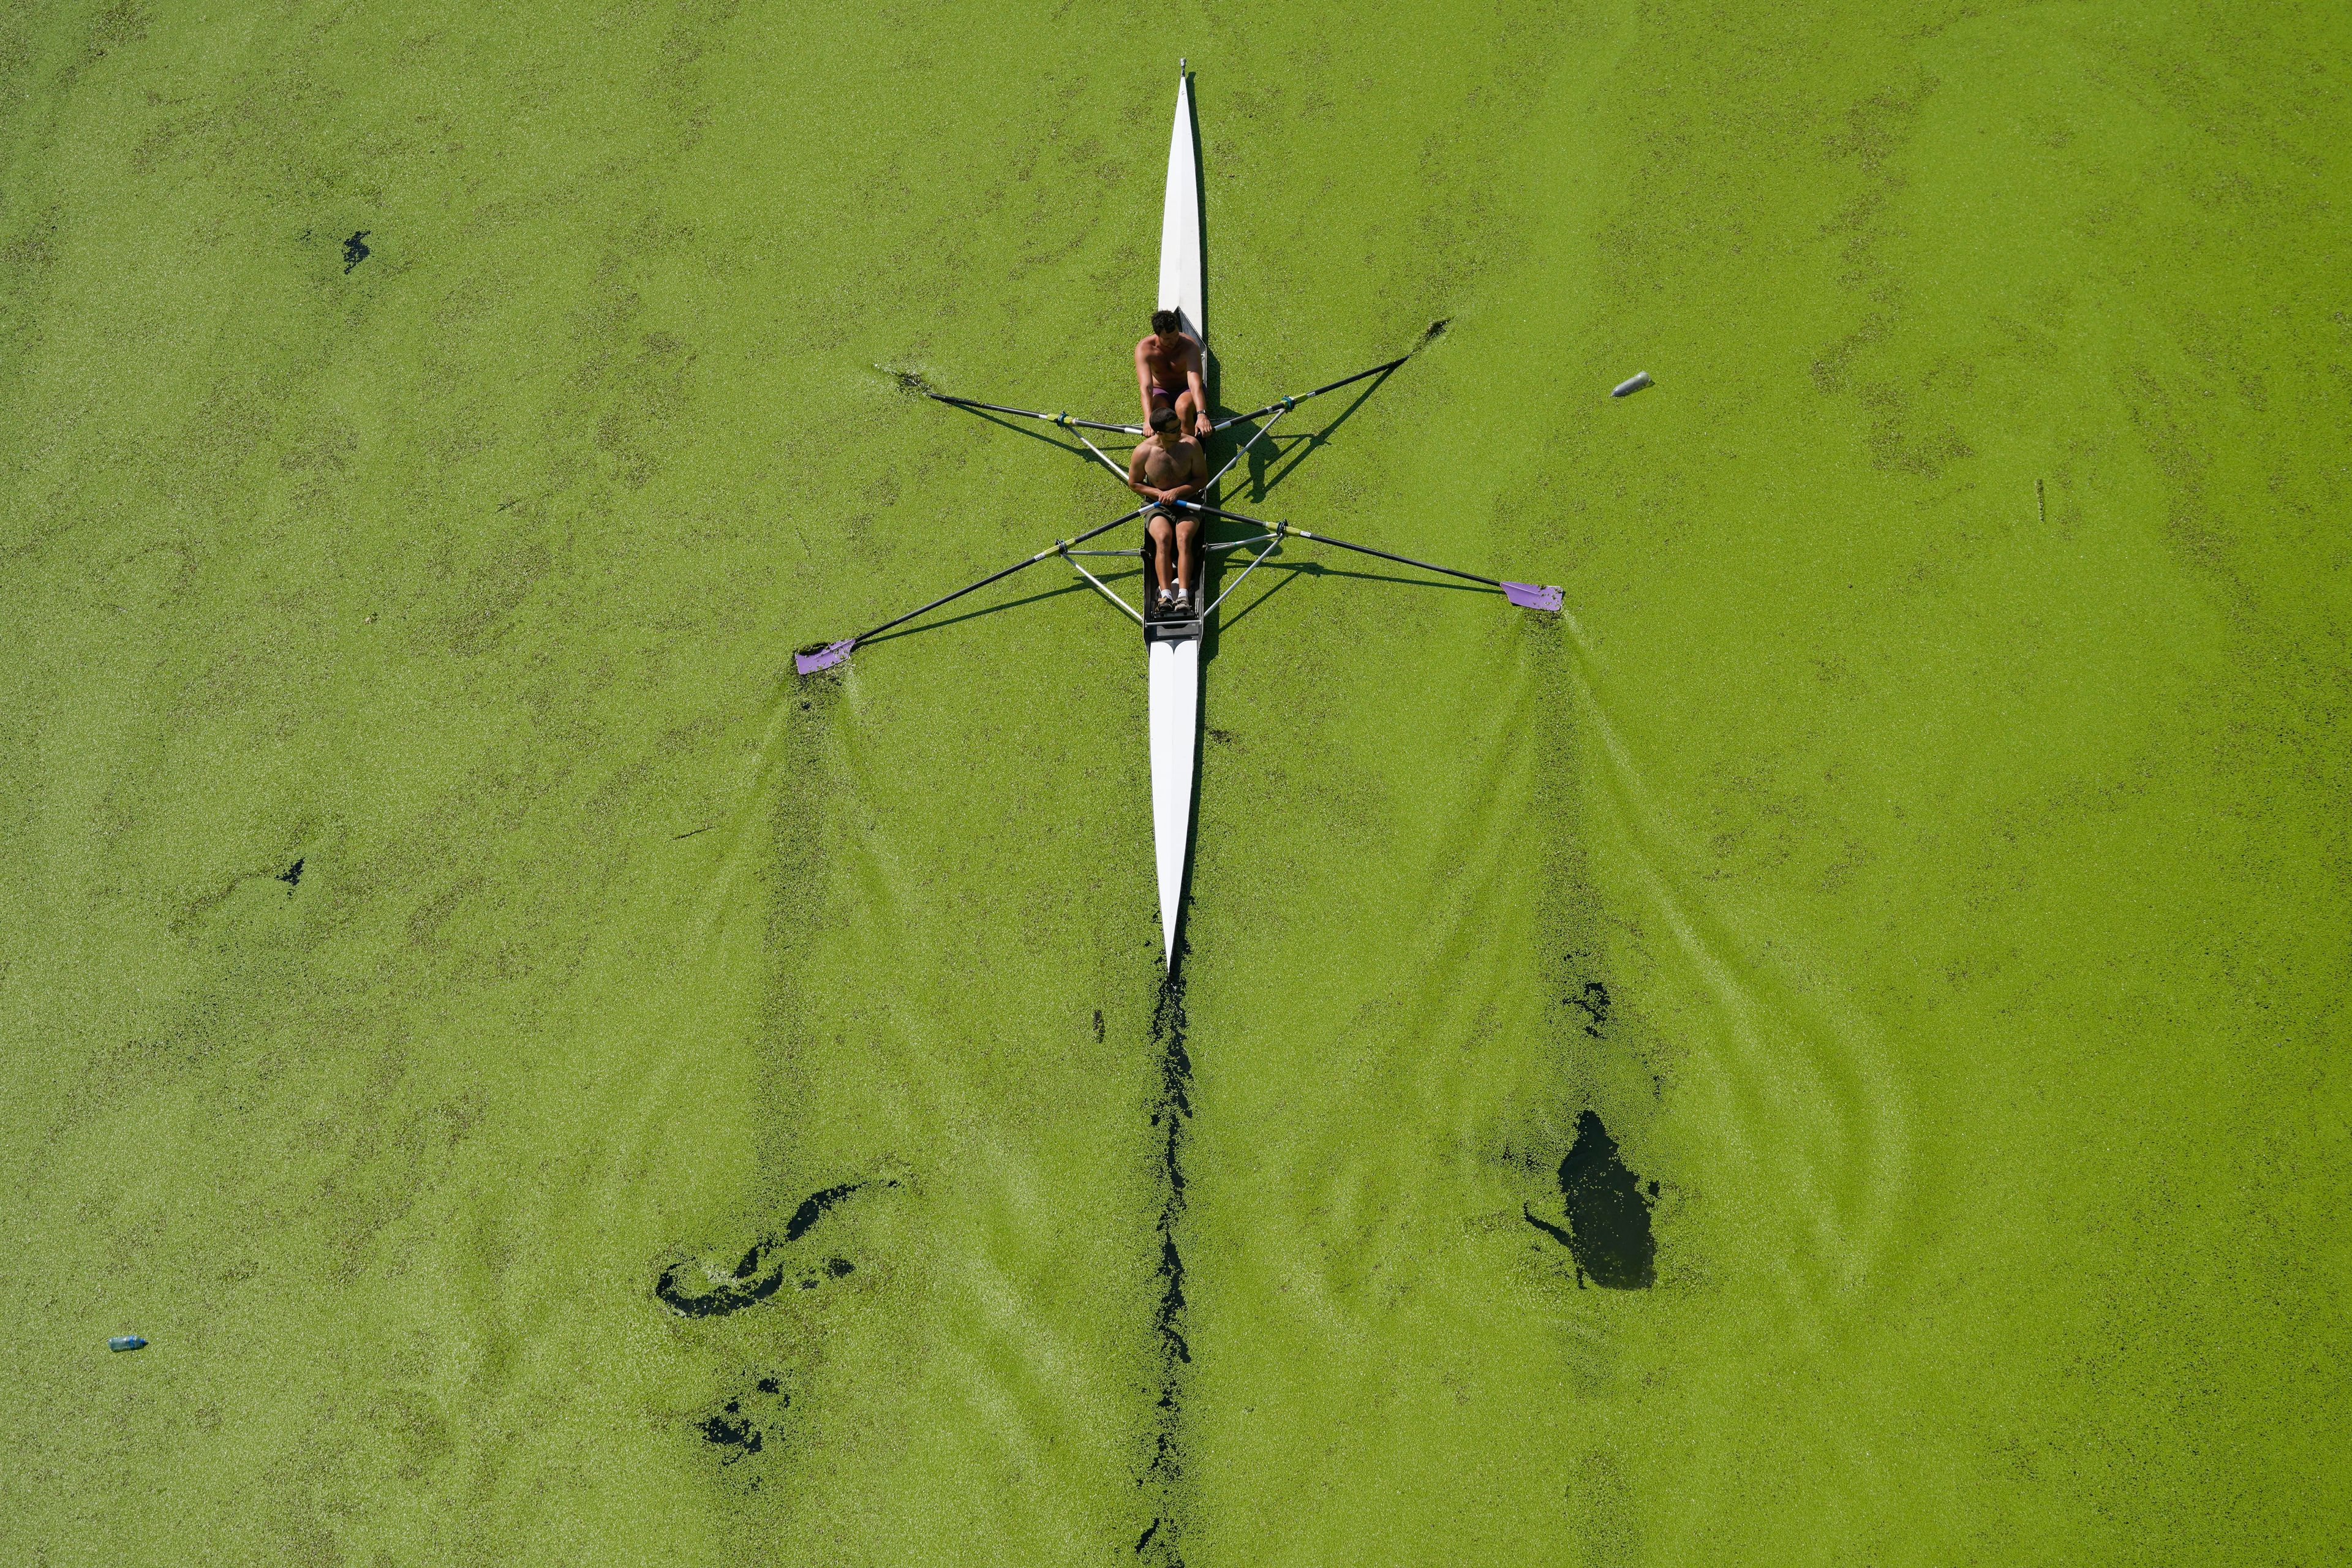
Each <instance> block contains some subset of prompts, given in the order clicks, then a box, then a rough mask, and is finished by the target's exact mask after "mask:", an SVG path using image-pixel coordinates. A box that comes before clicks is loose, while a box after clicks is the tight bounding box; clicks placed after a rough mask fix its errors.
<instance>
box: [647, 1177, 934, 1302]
mask: <svg viewBox="0 0 2352 1568" xmlns="http://www.w3.org/2000/svg"><path fill="white" fill-rule="evenodd" d="M897 1185H898V1183H896V1182H893V1181H880V1182H844V1183H842V1184H840V1185H838V1186H832V1187H826V1188H825V1189H824V1190H823V1191H821V1192H815V1193H811V1194H809V1195H808V1196H807V1197H805V1198H803V1199H802V1200H801V1203H800V1206H799V1207H798V1208H796V1209H794V1210H793V1217H792V1218H791V1219H790V1220H788V1221H787V1222H785V1225H784V1234H783V1235H782V1237H773V1236H771V1237H761V1239H760V1240H758V1241H755V1242H753V1243H752V1244H751V1247H750V1248H749V1249H748V1250H746V1251H745V1252H744V1254H743V1257H742V1259H741V1261H740V1262H738V1263H737V1264H736V1265H735V1267H734V1268H733V1270H732V1271H731V1273H730V1277H729V1280H728V1282H727V1283H724V1284H720V1285H717V1286H714V1287H712V1288H711V1289H707V1290H694V1289H688V1288H687V1287H686V1286H684V1285H682V1284H680V1283H679V1280H678V1273H679V1270H680V1269H682V1268H685V1267H686V1266H685V1265H683V1264H677V1265H673V1266H671V1267H670V1268H665V1269H663V1270H662V1272H661V1277H660V1278H659V1279H656V1280H655V1281H654V1295H655V1297H656V1299H657V1300H660V1301H661V1303H662V1304H663V1305H664V1306H666V1307H667V1308H668V1309H669V1310H671V1311H673V1312H676V1313H677V1314H678V1315H679V1316H680V1317H686V1318H718V1317H724V1316H726V1315H727V1314H728V1313H730V1312H740V1311H741V1310H743V1309H744V1308H746V1307H752V1306H757V1305H758V1304H759V1303H761V1301H764V1300H767V1299H768V1298H769V1297H771V1296H772V1295H774V1294H775V1293H776V1292H777V1291H778V1290H780V1289H782V1288H783V1283H784V1278H785V1276H786V1275H787V1274H790V1273H793V1269H792V1268H791V1267H790V1265H789V1264H788V1263H787V1262H786V1261H785V1260H783V1259H782V1258H777V1257H776V1256H775V1255H776V1254H777V1253H778V1252H779V1251H780V1250H782V1248H784V1247H789V1246H791V1245H792V1244H793V1242H796V1241H798V1240H800V1239H801V1237H803V1236H806V1235H807V1234H808V1233H809V1232H810V1231H811V1230H812V1229H814V1227H815V1226H816V1224H817V1222H818V1221H819V1220H822V1219H823V1218H824V1216H825V1215H827V1214H828V1213H830V1212H831V1211H832V1209H833V1207H834V1205H836V1204H838V1203H840V1202H841V1201H842V1200H843V1199H844V1198H846V1197H848V1196H849V1195H850V1194H853V1193H856V1192H859V1191H862V1190H863V1189H865V1188H866V1187H870V1186H883V1187H894V1186H897ZM855 1271H856V1265H854V1264H852V1263H851V1262H850V1261H849V1259H847V1258H832V1259H830V1260H828V1261H827V1262H826V1263H825V1264H824V1268H823V1270H822V1273H823V1275H824V1276H827V1277H830V1278H832V1279H846V1278H848V1276H849V1275H850V1274H852V1273H854V1272H855ZM797 1283H798V1285H799V1287H800V1289H803V1290H814V1289H816V1288H817V1287H818V1286H819V1285H821V1284H823V1283H824V1278H821V1277H820V1276H819V1275H817V1274H809V1273H803V1274H801V1276H800V1278H799V1279H798V1281H797Z"/></svg>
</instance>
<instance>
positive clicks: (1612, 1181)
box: [1521, 1110, 1658, 1290]
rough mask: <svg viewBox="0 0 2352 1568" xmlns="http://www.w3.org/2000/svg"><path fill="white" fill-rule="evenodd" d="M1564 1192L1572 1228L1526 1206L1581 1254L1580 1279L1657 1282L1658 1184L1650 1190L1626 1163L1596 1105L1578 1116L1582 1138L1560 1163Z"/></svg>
mask: <svg viewBox="0 0 2352 1568" xmlns="http://www.w3.org/2000/svg"><path fill="white" fill-rule="evenodd" d="M1559 1195H1560V1197H1561V1199H1562V1200H1563V1201H1564V1202H1565V1204H1566V1205H1567V1208H1568V1228H1567V1230H1566V1231H1565V1232H1563V1231H1562V1230H1561V1229H1560V1228H1559V1226H1554V1225H1551V1224H1549V1223H1547V1222H1546V1221H1543V1220H1540V1219H1538V1218H1537V1217H1536V1216H1535V1214H1534V1212H1533V1211H1532V1210H1529V1209H1525V1208H1523V1209H1522V1210H1521V1212H1522V1213H1524V1214H1526V1215H1527V1218H1528V1224H1530V1225H1532V1226H1535V1227H1536V1228H1537V1229H1538V1230H1540V1231H1542V1232H1543V1233H1544V1234H1545V1235H1547V1236H1549V1237H1551V1238H1552V1239H1553V1240H1555V1241H1557V1242H1559V1244H1560V1245H1561V1246H1563V1247H1567V1248H1568V1249H1569V1252H1570V1255H1571V1256H1572V1257H1573V1258H1575V1259H1576V1282H1577V1284H1578V1286H1579V1287H1581V1286H1582V1285H1583V1284H1584V1282H1585V1280H1586V1279H1588V1278H1589V1279H1591V1281H1592V1282H1593V1283H1594V1284H1595V1285H1598V1286H1600V1287H1601V1289H1606V1290H1646V1289H1649V1288H1650V1287H1651V1286H1653V1285H1654V1284H1656V1283H1657V1257H1658V1244H1657V1238H1656V1237H1655V1236H1654V1235H1653V1234H1652V1232H1651V1228H1650V1205H1652V1204H1654V1202H1656V1201H1657V1195H1658V1184H1657V1183H1655V1182H1652V1183H1651V1184H1649V1189H1648V1191H1647V1192H1646V1193H1645V1192H1644V1191H1643V1186H1642V1179H1641V1178H1640V1177H1639V1176H1637V1175H1635V1174H1634V1173H1633V1172H1632V1171H1630V1170H1628V1169H1626V1168H1625V1162H1624V1161H1623V1159H1622V1158H1621V1157H1620V1156H1619V1154H1618V1152H1617V1141H1616V1140H1615V1139H1614V1138H1612V1137H1611V1136H1609V1130H1608V1129H1607V1128H1606V1127H1603V1126H1602V1125H1601V1118H1600V1117H1598V1116H1596V1115H1594V1114H1593V1113H1592V1112H1591V1110H1585V1111H1583V1112H1581V1113H1580V1114H1579V1115H1578V1117H1577V1119H1576V1142H1575V1145H1574V1146H1573V1147H1571V1148H1570V1150H1569V1152H1568V1158H1566V1159H1564V1160H1562V1161H1561V1162H1560V1163H1559Z"/></svg>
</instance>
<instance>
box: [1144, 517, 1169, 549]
mask: <svg viewBox="0 0 2352 1568" xmlns="http://www.w3.org/2000/svg"><path fill="white" fill-rule="evenodd" d="M1143 531H1144V532H1145V533H1147V534H1149V535H1150V537H1151V542H1152V543H1154V544H1165V543H1167V542H1168V514H1167V513H1166V512H1160V511H1155V512H1153V513H1152V514H1151V521H1149V522H1147V523H1145V524H1144V525H1143Z"/></svg>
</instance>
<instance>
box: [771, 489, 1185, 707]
mask: <svg viewBox="0 0 2352 1568" xmlns="http://www.w3.org/2000/svg"><path fill="white" fill-rule="evenodd" d="M1143 513H1144V509H1143V508H1142V507H1137V508H1136V509H1135V510H1133V511H1130V512H1129V513H1127V514H1126V515H1125V516H1123V517H1115V518H1112V519H1111V520H1110V521H1108V522H1106V523H1104V524H1103V525H1102V526H1101V527H1100V528H1090V529H1088V530H1087V531H1085V532H1084V533H1081V534H1079V535H1078V536H1077V537H1076V539H1057V540H1055V542H1053V543H1052V544H1051V545H1050V546H1048V547H1047V548H1045V549H1044V550H1040V551H1039V552H1037V553H1036V554H1034V555H1032V556H1030V557H1029V558H1028V559H1026V560H1024V561H1015V562H1014V563H1013V564H1012V565H1010V566H1007V567H1006V568H1005V569H1004V570H1003V571H1002V572H991V573H990V574H988V575H987V576H985V577H982V579H981V580H980V581H979V582H977V583H974V584H970V585H969V586H967V587H962V588H958V589H957V590H956V591H955V592H954V593H952V594H948V595H943V596H941V597H940V598H937V599H933V600H932V601H931V602H930V603H929V604H928V605H924V606H923V607H922V608H921V609H919V610H908V612H907V613H906V614H905V615H903V616H898V617H896V618H895V619H892V620H887V621H884V622H883V623H882V624H881V625H880V626H876V627H875V628H874V629H873V630H872V631H866V632H860V633H858V634H857V635H856V637H844V638H842V639H841V640H840V641H839V642H835V643H827V644H825V645H824V647H821V648H818V649H817V650H815V651H814V653H796V654H794V655H793V668H796V669H798V670H799V671H800V672H801V673H802V674H803V675H814V674H815V673H816V672H817V671H818V670H820V669H830V668H833V667H834V666H835V665H836V664H839V663H840V662H841V661H842V660H843V659H845V658H848V657H849V654H850V650H851V649H853V648H855V647H856V646H857V645H858V644H859V643H862V642H871V641H873V640H874V639H875V638H876V637H880V636H881V635H882V634H883V633H884V632H887V631H888V630H889V629H890V628H891V627H892V626H905V625H906V624H907V623H908V621H911V620H913V619H914V618H915V617H916V616H928V615H929V614H930V613H931V612H932V611H933V610H936V609H938V608H939V607H940V605H946V604H951V603H953V602H954V601H955V600H958V599H961V598H962V597H963V596H964V595H966V594H969V593H971V592H973V591H974V590H976V589H981V588H985V587H987V586H988V585H989V584H991V583H993V582H995V581H997V580H998V579H999V578H1003V577H1010V576H1012V575H1013V574H1014V573H1015V572H1018V571H1020V570H1021V569H1022V568H1023V567H1024V566H1034V565H1035V564H1037V563H1039V562H1040V561H1043V560H1045V559H1046V558H1047V557H1049V556H1054V555H1060V554H1063V553H1065V552H1067V551H1068V549H1069V548H1070V546H1071V545H1073V544H1083V543H1085V542H1087V540H1089V539H1092V538H1093V537H1094V536H1095V535H1096V534H1097V533H1108V532H1109V531H1111V530H1112V529H1114V528H1117V527H1118V525H1119V524H1120V523H1122V522H1132V521H1134V520H1135V519H1137V518H1139V517H1141V516H1142V515H1143Z"/></svg>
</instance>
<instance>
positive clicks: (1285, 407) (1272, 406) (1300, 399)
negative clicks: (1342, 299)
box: [933, 354, 1412, 433]
mask: <svg viewBox="0 0 2352 1568" xmlns="http://www.w3.org/2000/svg"><path fill="white" fill-rule="evenodd" d="M1411 358H1412V355H1411V354H1399V355H1398V356H1397V357H1396V358H1394V359H1392V360H1391V361H1389V362H1388V363H1386V364H1376V365H1374V366H1372V368H1371V369H1370V370H1360V371H1358V372H1357V373H1356V374H1353V375H1343V376H1341V377H1340V378H1339V380H1337V381H1335V382H1333V383H1331V384H1330V385H1328V386H1318V387H1317V388H1316V389H1315V390H1314V391H1312V392H1301V393H1297V394H1296V395H1292V396H1289V397H1277V398H1276V399H1275V400H1274V401H1273V402H1272V403H1269V404H1267V405H1265V407H1263V408H1256V409H1253V410H1251V411H1250V412H1249V413H1247V414H1236V415H1234V416H1233V417H1232V418H1231V419H1221V420H1219V421H1218V422H1217V423H1216V424H1214V425H1212V426H1209V428H1210V430H1211V432H1212V433H1214V432H1216V431H1219V430H1222V429H1223V428H1224V427H1225V426H1228V425H1238V424H1240V423H1241V422H1242V421H1243V420H1244V419H1255V418H1256V417H1257V416H1259V415H1261V414H1271V413H1273V412H1274V411H1275V410H1276V409H1277V408H1279V409H1281V410H1282V411H1283V412H1284V413H1285V414H1287V413H1289V412H1290V411H1291V410H1292V409H1294V408H1296V407H1297V406H1298V405H1300V404H1302V403H1304V402H1306V401H1307V399H1308V398H1310V397H1320V396H1322V395H1324V394H1325V393H1327V392H1337V391H1339V389H1340V388H1341V387H1343V386H1345V385H1347V384H1349V383H1350V382H1356V381H1361V380H1363V379H1364V377H1366V376H1368V375H1378V374H1381V372H1382V371H1384V370H1394V369H1396V367H1397V366H1399V365H1401V364H1402V363H1404V362H1405V361H1407V360H1409V359H1411ZM933 395H934V396H936V395H937V394H936V393H935V394H933Z"/></svg>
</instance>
